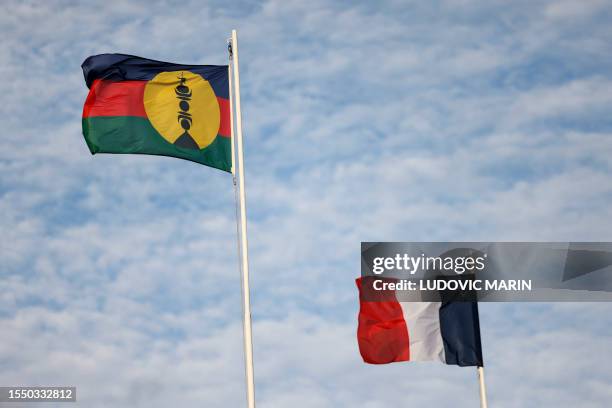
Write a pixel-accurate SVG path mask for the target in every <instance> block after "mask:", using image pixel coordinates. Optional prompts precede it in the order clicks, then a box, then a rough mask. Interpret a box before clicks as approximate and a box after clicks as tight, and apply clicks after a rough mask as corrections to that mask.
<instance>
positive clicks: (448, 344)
mask: <svg viewBox="0 0 612 408" xmlns="http://www.w3.org/2000/svg"><path fill="white" fill-rule="evenodd" d="M374 279H381V278H378V277H376V278H374V277H363V278H358V279H357V280H356V283H357V288H358V289H359V304H360V307H359V316H358V327H357V342H358V344H359V352H360V353H361V356H362V358H363V360H364V361H365V362H366V363H370V364H387V363H393V362H399V361H440V362H442V363H445V364H450V365H458V366H483V358H482V346H481V341H480V324H479V318H478V304H477V302H467V301H442V302H400V301H398V298H397V296H396V294H395V291H391V290H383V291H375V290H374V288H373V285H372V282H373V280H374ZM384 280H393V279H390V278H384Z"/></svg>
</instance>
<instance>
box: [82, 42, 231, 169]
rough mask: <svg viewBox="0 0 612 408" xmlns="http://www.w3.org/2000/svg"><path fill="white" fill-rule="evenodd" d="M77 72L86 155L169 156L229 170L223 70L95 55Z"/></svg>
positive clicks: (226, 89) (226, 86) (227, 108)
mask: <svg viewBox="0 0 612 408" xmlns="http://www.w3.org/2000/svg"><path fill="white" fill-rule="evenodd" d="M82 68H83V75H84V76H85V82H86V83H87V86H88V87H89V95H88V96H87V99H86V101H85V105H84V106H83V136H84V137H85V141H86V142H87V146H88V147H89V150H90V152H91V153H92V154H96V153H138V154H152V155H159V156H171V157H178V158H181V159H186V160H191V161H194V162H197V163H201V164H204V165H207V166H211V167H215V168H217V169H221V170H224V171H231V166H232V158H231V138H230V135H231V125H230V103H229V82H228V67H227V65H220V66H217V65H181V64H173V63H168V62H161V61H154V60H150V59H145V58H140V57H135V56H131V55H123V54H101V55H94V56H91V57H89V58H87V59H86V60H85V61H84V62H83V64H82Z"/></svg>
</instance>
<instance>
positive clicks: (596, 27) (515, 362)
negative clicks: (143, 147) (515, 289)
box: [0, 0, 612, 408]
mask: <svg viewBox="0 0 612 408" xmlns="http://www.w3.org/2000/svg"><path fill="white" fill-rule="evenodd" d="M2 4H3V7H2V9H3V12H2V13H0V36H1V38H2V41H1V42H0V73H1V74H2V77H3V78H5V79H4V80H3V81H0V95H2V99H3V103H2V104H0V121H1V122H0V125H1V127H2V129H3V136H2V137H1V138H0V228H1V231H2V233H3V236H2V240H1V243H0V332H1V333H2V335H1V336H0V385H2V386H9V385H31V386H33V385H56V386H60V385H74V386H76V387H77V399H78V402H77V403H76V404H75V406H78V407H88V408H89V407H93V408H97V407H134V408H138V407H167V406H181V407H207V408H215V407H241V406H245V391H244V366H243V354H242V322H241V303H240V302H241V294H240V275H239V270H238V256H237V248H236V218H235V202H234V190H233V185H232V180H231V176H229V175H228V174H227V173H223V172H221V171H217V170H214V169H210V168H206V167H204V166H201V165H197V164H194V163H191V162H187V161H182V160H177V159H172V158H164V157H151V156H123V155H96V156H92V155H90V153H89V151H88V149H87V147H86V145H85V143H84V140H83V137H82V135H81V119H80V118H81V111H82V104H83V102H84V100H85V97H86V95H87V92H88V89H87V87H86V86H85V83H84V81H83V77H82V72H81V69H80V64H81V63H82V61H83V60H84V59H85V58H86V57H87V56H89V55H93V54H98V53H104V52H120V53H126V54H133V55H140V56H143V57H148V58H152V59H158V60H164V61H173V62H178V63H185V64H189V63H194V64H226V63H227V49H226V40H227V38H228V37H229V36H230V32H231V29H234V28H235V29H237V30H238V34H239V45H240V49H239V51H240V63H241V66H240V73H241V92H242V111H243V112H242V114H243V129H244V142H245V170H246V183H247V184H246V187H247V208H248V223H249V224H248V228H249V249H250V253H249V255H250V259H251V285H252V287H251V296H252V313H253V324H254V328H253V336H254V358H255V379H256V398H257V404H258V406H259V407H271V408H272V407H294V408H298V407H299V408H301V407H308V408H325V407H344V406H347V407H348V406H351V407H365V408H382V407H388V406H401V407H419V406H442V407H445V406H451V405H452V406H455V407H458V408H462V407H475V406H477V404H478V383H477V379H476V373H475V370H474V369H471V368H459V367H451V366H445V365H442V364H437V363H405V364H393V365H386V366H369V365H366V364H364V363H363V362H362V361H361V358H360V356H359V352H358V349H357V341H356V335H355V332H356V324H357V318H356V316H357V311H358V299H357V291H356V287H355V283H354V279H355V278H356V277H358V276H359V272H360V269H359V267H360V262H359V259H360V253H359V251H360V242H361V241H452V240H454V241H510V240H514V241H612V229H611V228H610V220H612V207H611V206H610V205H609V203H610V201H611V199H612V183H611V180H612V179H611V177H612V160H611V159H610V158H611V157H612V117H611V116H610V112H611V111H612V24H611V22H612V7H610V6H611V5H612V4H611V2H610V1H609V0H608V1H605V0H601V1H600V0H580V1H578V0H576V1H570V0H561V1H538V0H530V1H524V0H515V1H512V2H507V1H498V0H456V1H427V2H417V1H380V2H362V3H359V2H348V1H335V2H327V1H322V0H311V1H308V2H305V1H281V0H270V1H265V2H254V1H244V2H232V1H210V2H205V1H186V0H185V1H127V0H106V1H104V2H90V1H81V2H76V1H59V0H58V1H42V0H40V1H11V0H4V1H2ZM611 312H612V308H611V307H610V305H608V304H606V303H598V304H595V303H550V304H526V303H515V304H513V303H508V304H493V303H486V304H482V305H481V307H480V314H481V330H482V337H483V352H484V359H485V364H486V376H487V378H486V380H487V387H488V393H489V403H490V406H493V407H509V408H514V407H517V408H518V407H521V408H525V407H526V408H530V407H555V408H557V407H586V408H590V407H607V406H609V401H610V400H611V398H612V386H610V384H611V383H612V364H611V363H612V361H610V360H612V357H611V354H610V352H609V350H610V344H611V343H610V339H611V338H612V324H611V323H612V320H611V318H610V315H611ZM5 405H6V406H7V407H8V406H9V405H7V404H5ZM3 406H4V405H3ZM27 406H28V404H19V407H27Z"/></svg>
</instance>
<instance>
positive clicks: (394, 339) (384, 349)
mask: <svg viewBox="0 0 612 408" xmlns="http://www.w3.org/2000/svg"><path fill="white" fill-rule="evenodd" d="M375 280H382V281H390V279H381V278H375V277H365V278H359V279H356V283H357V288H358V289H359V319H358V320H359V324H358V327H357V342H358V343H359V352H360V353H361V357H362V358H363V361H365V362H366V363H370V364H387V363H393V362H396V361H408V360H410V343H409V341H408V326H407V325H406V321H405V320H404V314H403V313H402V307H401V306H400V304H399V302H398V301H397V298H396V296H395V291H389V290H387V291H375V290H374V287H373V283H374V281H375ZM373 292H375V293H373ZM366 299H369V300H370V301H368V300H366ZM373 299H377V301H372V300H373Z"/></svg>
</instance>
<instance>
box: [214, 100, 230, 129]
mask: <svg viewBox="0 0 612 408" xmlns="http://www.w3.org/2000/svg"><path fill="white" fill-rule="evenodd" d="M217 101H218V102H219V111H220V112H221V122H220V123H219V135H220V136H225V137H231V135H232V131H231V126H232V125H231V122H230V103H229V99H225V98H220V97H217Z"/></svg>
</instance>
